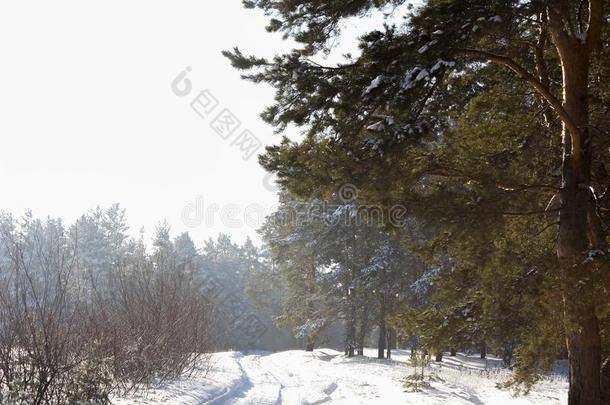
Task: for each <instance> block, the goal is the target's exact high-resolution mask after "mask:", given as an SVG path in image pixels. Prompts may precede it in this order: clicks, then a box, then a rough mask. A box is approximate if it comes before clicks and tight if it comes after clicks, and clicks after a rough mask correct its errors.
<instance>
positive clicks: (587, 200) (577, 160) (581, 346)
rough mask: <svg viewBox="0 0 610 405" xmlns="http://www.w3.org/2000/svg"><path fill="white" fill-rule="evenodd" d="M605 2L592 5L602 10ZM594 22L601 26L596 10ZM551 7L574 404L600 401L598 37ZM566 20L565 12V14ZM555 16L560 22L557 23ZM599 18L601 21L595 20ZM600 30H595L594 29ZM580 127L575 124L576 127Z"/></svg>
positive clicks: (560, 251) (561, 244)
mask: <svg viewBox="0 0 610 405" xmlns="http://www.w3.org/2000/svg"><path fill="white" fill-rule="evenodd" d="M601 4H602V2H601V0H592V1H591V2H590V5H592V6H594V7H598V8H601ZM596 10H597V11H595V13H599V14H600V15H593V16H592V18H591V21H592V24H597V23H599V24H601V18H602V17H601V9H596ZM554 12H555V14H552V13H553V10H551V14H550V18H551V27H552V31H551V33H552V36H553V42H554V44H555V45H556V47H557V50H558V52H559V56H560V59H561V64H562V71H563V90H564V93H563V109H564V111H565V113H566V114H567V116H568V117H569V119H570V120H571V123H572V125H568V123H569V122H568V121H566V119H564V120H563V134H562V136H563V163H562V185H561V192H560V202H561V205H560V208H559V220H560V225H559V231H558V235H557V257H558V259H559V266H560V271H561V279H562V282H563V291H562V292H563V301H564V324H565V335H566V345H567V349H568V358H569V363H570V371H569V381H570V388H569V392H568V404H569V405H600V404H601V403H602V402H601V388H600V367H601V339H600V333H599V324H598V319H597V317H596V315H595V311H594V308H595V298H594V297H593V296H592V294H590V293H589V292H590V291H591V286H586V285H585V286H583V285H582V284H581V283H582V282H583V281H584V280H586V279H587V278H588V277H587V273H589V272H590V270H591V268H590V265H588V264H585V263H584V259H585V257H586V252H587V251H588V250H589V249H600V248H601V249H604V250H605V235H604V232H603V231H602V229H601V226H600V225H599V218H597V215H596V212H595V206H594V204H593V202H592V201H593V196H592V194H591V191H590V189H589V186H590V169H591V150H590V143H591V139H590V135H589V131H588V124H589V117H588V113H589V109H588V74H589V63H590V62H589V58H590V54H591V50H592V47H593V46H594V41H596V38H595V35H592V36H590V37H589V38H588V39H587V42H588V43H585V44H581V43H580V42H579V41H577V40H572V39H570V38H569V36H568V37H566V35H567V34H565V31H562V30H563V29H564V28H562V27H561V24H563V23H564V21H565V19H562V18H561V15H560V12H561V10H559V11H557V10H554ZM563 17H564V18H565V16H563ZM553 18H554V19H555V21H553ZM597 18H599V19H600V21H596V19H597ZM594 34H595V33H594ZM574 127H576V128H574Z"/></svg>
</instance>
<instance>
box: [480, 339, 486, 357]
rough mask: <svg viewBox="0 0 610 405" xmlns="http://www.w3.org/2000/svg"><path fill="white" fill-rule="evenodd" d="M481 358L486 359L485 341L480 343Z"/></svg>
mask: <svg viewBox="0 0 610 405" xmlns="http://www.w3.org/2000/svg"><path fill="white" fill-rule="evenodd" d="M481 358H482V359H485V358H487V343H486V342H485V341H482V342H481Z"/></svg>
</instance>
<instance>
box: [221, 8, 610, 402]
mask: <svg viewBox="0 0 610 405" xmlns="http://www.w3.org/2000/svg"><path fill="white" fill-rule="evenodd" d="M244 3H245V5H246V6H247V7H252V8H260V9H262V10H264V11H265V12H266V13H267V14H268V15H270V17H271V21H270V24H269V26H268V29H269V30H270V31H280V32H283V33H284V34H285V35H286V36H290V37H292V38H293V39H295V40H296V42H297V43H298V44H299V46H298V47H297V49H295V50H294V51H293V52H291V53H289V54H286V55H278V56H277V57H275V58H274V59H273V60H265V59H260V58H256V57H247V56H244V55H243V54H242V53H241V52H239V50H237V49H236V50H234V51H233V52H227V53H226V55H227V56H228V57H229V58H230V59H231V61H232V63H233V64H234V66H236V67H237V68H240V69H246V70H250V72H249V73H247V74H246V75H245V77H246V78H248V79H250V80H253V81H256V82H267V83H270V84H272V85H273V86H274V87H275V88H276V90H277V93H276V103H275V104H274V105H272V106H270V107H269V108H268V109H267V110H265V112H264V113H263V117H264V118H265V119H266V120H267V121H268V122H270V123H272V124H273V125H275V126H276V127H277V128H278V129H279V130H280V131H281V130H283V129H285V128H286V127H287V125H289V124H294V125H297V126H301V127H303V128H304V129H305V130H306V133H307V136H306V137H305V139H304V140H302V141H300V142H292V141H290V140H289V139H284V140H283V141H282V143H281V144H280V145H279V146H276V147H271V148H269V149H268V153H267V154H266V155H265V156H264V157H263V158H262V163H263V165H264V166H265V167H267V168H268V169H269V170H272V171H275V172H276V173H277V174H278V176H279V178H280V182H281V183H282V184H283V185H285V186H286V187H288V188H289V189H290V190H291V191H293V192H295V193H297V194H300V195H313V194H314V193H316V192H319V191H320V189H321V188H322V189H323V188H326V189H327V190H332V189H335V188H336V187H337V186H338V185H340V184H342V183H343V182H346V181H348V182H350V183H353V184H356V185H357V186H358V187H359V188H360V190H361V194H360V197H361V199H363V200H364V201H366V202H374V203H376V204H380V205H383V206H385V207H388V208H389V207H392V206H393V205H394V204H396V203H399V204H404V205H406V206H408V207H409V208H412V209H413V211H414V212H419V213H421V215H422V217H427V218H433V217H441V218H444V219H445V220H446V221H445V222H446V223H449V226H450V227H451V221H450V220H448V217H449V216H451V215H450V214H455V215H454V216H453V221H454V224H453V225H457V226H453V227H452V228H460V226H461V227H462V229H463V230H464V232H466V231H467V230H471V229H476V228H475V227H474V225H477V226H478V225H480V223H481V222H484V220H485V218H487V219H491V218H493V217H494V214H500V215H512V214H518V213H520V214H523V213H525V211H527V210H530V209H531V207H532V205H534V206H535V205H536V204H538V206H540V207H541V208H539V209H536V210H534V211H530V212H528V214H530V215H534V214H535V213H537V212H539V211H545V208H546V212H547V213H552V212H554V213H556V214H558V216H559V223H558V231H557V241H556V257H557V266H556V267H557V268H556V275H557V276H558V278H559V280H560V287H561V292H562V299H563V302H564V304H565V305H564V329H565V331H564V332H565V337H566V343H567V351H568V355H569V359H570V391H569V403H570V404H594V405H595V404H600V403H602V396H603V395H607V393H606V392H605V391H607V390H610V387H606V386H603V387H602V383H601V381H602V379H603V378H602V376H601V375H600V370H601V362H602V351H605V350H606V348H604V347H602V338H601V336H602V335H603V333H602V332H603V330H602V331H600V325H602V328H603V324H604V322H607V313H608V302H609V299H608V295H607V287H608V285H609V284H608V265H607V259H606V256H607V246H606V244H607V230H606V225H605V217H606V216H607V208H606V205H607V202H606V201H605V198H604V197H605V196H606V193H605V190H606V188H607V183H608V177H607V174H606V171H605V168H604V164H605V163H606V161H607V160H608V153H607V149H606V146H607V144H608V105H609V103H608V83H607V79H608V70H609V66H610V55H609V54H610V52H609V46H610V44H609V41H608V38H609V30H608V25H609V24H608V9H609V8H610V5H609V4H608V3H609V2H608V1H607V0H589V1H585V0H536V1H534V0H532V1H475V0H428V1H424V2H423V4H422V5H421V6H418V7H416V8H415V9H414V10H413V11H412V12H410V13H409V14H408V15H407V16H406V19H405V23H404V24H403V25H400V26H387V27H385V29H384V30H382V31H374V32H370V33H368V34H366V35H364V36H363V37H362V38H361V39H360V49H359V52H358V54H357V55H353V56H351V55H348V56H347V58H346V60H345V61H344V62H343V63H340V64H337V65H330V66H327V65H324V64H322V63H320V61H319V59H318V58H317V56H318V54H319V53H320V52H326V51H330V49H329V48H330V47H331V45H332V44H333V42H334V41H336V40H337V37H338V36H339V35H340V34H339V29H340V28H341V27H342V24H343V23H344V22H345V21H346V20H347V19H349V18H361V17H362V16H364V15H365V14H366V13H367V12H370V11H375V10H380V9H383V10H385V11H386V12H387V13H388V14H392V13H393V12H399V11H400V10H402V8H400V7H398V6H401V5H403V4H405V3H407V2H406V1H405V0H393V1H390V0H385V1H384V0H380V1H370V0H356V1H353V0H350V1H348V0H345V1H320V0H316V1H308V2H304V1H299V0H249V1H245V2H244ZM392 7H397V8H392ZM392 10H394V11H392ZM396 10H398V11H396ZM524 89H525V90H526V91H524ZM490 92H496V93H498V92H499V93H500V94H502V93H505V94H514V95H516V96H517V99H518V100H512V101H510V103H508V104H506V113H508V114H512V113H513V111H514V110H515V109H517V108H518V107H519V105H520V106H521V108H523V107H525V108H526V109H527V110H529V111H532V112H533V111H537V112H538V113H537V114H535V116H533V117H531V120H532V121H531V122H530V123H529V128H530V129H531V127H534V128H535V132H536V134H534V135H532V136H530V137H526V136H524V133H523V132H521V130H522V129H523V127H528V125H527V124H528V123H526V122H524V121H517V120H515V127H514V131H513V133H512V140H513V142H508V143H507V144H506V145H504V149H505V150H499V151H496V152H497V153H496V154H492V153H491V151H492V150H493V142H494V140H493V139H478V140H477V139H473V138H472V137H470V136H466V137H464V138H463V139H455V138H453V139H452V142H453V145H454V146H455V147H457V148H458V149H457V151H459V152H461V156H468V157H469V158H470V159H469V160H466V161H463V160H458V158H457V156H458V155H456V157H455V158H454V159H452V158H451V155H449V154H447V151H450V150H451V148H450V146H448V145H449V142H448V141H447V140H446V138H445V136H446V134H448V133H449V132H451V131H452V130H453V129H454V128H455V127H456V125H457V123H456V114H457V115H460V114H461V113H462V111H463V110H464V109H466V108H469V106H471V105H472V103H474V102H476V100H477V98H478V97H480V96H481V95H485V94H489V93H490ZM499 107H501V106H495V108H493V109H492V108H490V109H489V114H501V109H500V108H499ZM479 111H481V113H482V114H483V115H484V114H485V109H480V108H479ZM525 116H527V114H524V113H520V114H517V115H516V116H515V118H518V119H521V120H523V119H524V117H525ZM483 118H486V117H485V116H483ZM486 121H488V122H489V120H486ZM470 126H471V127H472V128H473V130H474V131H473V132H475V133H476V132H480V131H477V122H471V123H470ZM497 130H499V131H504V133H506V132H510V128H498V129H497ZM494 131H496V128H489V131H488V132H489V133H494ZM541 138H546V139H547V148H546V149H545V148H543V147H542V145H541V142H540V139H541ZM487 142H489V143H492V145H489V144H487ZM532 152H535V153H536V154H535V157H534V158H533V160H525V159H523V157H524V156H527V155H528V154H530V155H531V154H532ZM477 158H478V159H477ZM519 161H521V162H522V165H521V166H520V167H515V166H514V165H513V164H512V163H513V162H519ZM497 164H504V165H506V166H505V167H506V170H507V172H508V173H507V175H504V173H502V171H501V170H493V169H497V166H496V165H497ZM555 164H558V167H554V165H555ZM485 168H487V169H489V171H485V170H484V169H485ZM439 196H443V197H442V203H443V204H441V201H438V198H439ZM530 196H531V197H530ZM430 197H434V198H435V200H433V199H432V198H430ZM549 199H550V203H549V204H548V206H547V204H545V203H542V200H547V201H548V200H549ZM452 203H453V204H452ZM435 205H436V207H437V208H436V211H435V208H434V206H435ZM423 206H425V208H426V209H422V207H423ZM422 211H423V212H422ZM443 211H444V212H445V214H444V215H443ZM447 213H450V214H447ZM460 221H461V223H460ZM477 222H478V223H477ZM475 223H477V224H475ZM462 225H463V226H462ZM470 225H473V226H472V227H471V226H470ZM441 227H442V223H441V224H439V225H437V229H440V228H441ZM525 236H526V235H523V237H525Z"/></svg>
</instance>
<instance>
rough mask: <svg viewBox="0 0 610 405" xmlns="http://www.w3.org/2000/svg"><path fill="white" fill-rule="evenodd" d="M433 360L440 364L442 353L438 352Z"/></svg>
mask: <svg viewBox="0 0 610 405" xmlns="http://www.w3.org/2000/svg"><path fill="white" fill-rule="evenodd" d="M435 360H436V361H437V362H441V361H443V352H442V351H440V350H439V351H438V352H436V358H435Z"/></svg>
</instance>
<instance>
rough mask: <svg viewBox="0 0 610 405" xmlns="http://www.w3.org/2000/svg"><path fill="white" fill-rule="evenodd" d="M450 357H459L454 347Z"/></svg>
mask: <svg viewBox="0 0 610 405" xmlns="http://www.w3.org/2000/svg"><path fill="white" fill-rule="evenodd" d="M449 356H451V357H455V356H457V351H456V350H455V348H453V347H452V348H451V352H450V353H449Z"/></svg>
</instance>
